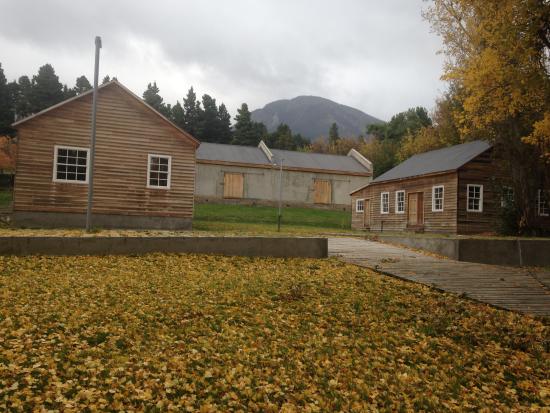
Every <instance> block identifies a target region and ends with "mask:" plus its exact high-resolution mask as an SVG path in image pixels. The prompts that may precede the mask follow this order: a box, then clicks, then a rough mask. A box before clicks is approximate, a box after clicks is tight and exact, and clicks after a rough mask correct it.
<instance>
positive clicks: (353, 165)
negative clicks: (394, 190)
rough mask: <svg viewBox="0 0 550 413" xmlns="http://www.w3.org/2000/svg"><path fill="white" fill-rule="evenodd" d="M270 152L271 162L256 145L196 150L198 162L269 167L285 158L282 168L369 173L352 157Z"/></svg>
mask: <svg viewBox="0 0 550 413" xmlns="http://www.w3.org/2000/svg"><path fill="white" fill-rule="evenodd" d="M270 150H271V152H272V153H273V160H272V161H270V160H269V159H268V157H267V156H266V154H265V153H264V152H263V151H262V150H261V149H260V148H258V147H256V146H240V145H227V144H221V143H209V142H202V143H201V145H200V146H199V148H198V149H197V160H198V161H200V160H204V161H214V162H215V161H220V162H235V163H244V164H251V165H265V166H268V165H273V164H278V162H279V160H280V159H281V158H283V165H284V166H285V167H288V168H302V169H312V170H329V171H338V172H350V173H369V172H370V171H369V170H368V169H366V168H365V167H364V166H363V165H361V164H360V163H359V162H358V161H356V160H355V159H354V158H352V157H351V156H343V155H327V154H320V153H310V152H297V151H285V150H280V149H270Z"/></svg>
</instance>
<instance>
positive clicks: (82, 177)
mask: <svg viewBox="0 0 550 413" xmlns="http://www.w3.org/2000/svg"><path fill="white" fill-rule="evenodd" d="M76 179H77V180H78V181H85V180H86V174H77V175H76Z"/></svg>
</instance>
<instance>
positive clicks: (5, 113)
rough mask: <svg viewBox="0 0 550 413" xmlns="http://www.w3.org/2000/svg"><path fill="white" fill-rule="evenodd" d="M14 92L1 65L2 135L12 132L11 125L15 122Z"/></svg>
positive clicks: (0, 101)
mask: <svg viewBox="0 0 550 413" xmlns="http://www.w3.org/2000/svg"><path fill="white" fill-rule="evenodd" d="M13 106H14V105H13V90H12V88H11V87H10V86H9V85H8V83H7V81H6V76H5V75H4V69H2V64H1V63H0V134H7V133H10V132H11V126H10V125H11V124H12V122H13V121H14V118H15V117H14V110H13V108H14V107H13Z"/></svg>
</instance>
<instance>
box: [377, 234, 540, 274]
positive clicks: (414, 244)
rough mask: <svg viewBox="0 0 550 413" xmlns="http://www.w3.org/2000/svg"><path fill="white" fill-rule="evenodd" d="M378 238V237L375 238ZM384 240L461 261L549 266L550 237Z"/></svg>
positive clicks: (402, 238)
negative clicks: (534, 238) (529, 238)
mask: <svg viewBox="0 0 550 413" xmlns="http://www.w3.org/2000/svg"><path fill="white" fill-rule="evenodd" d="M373 239H374V240H376V238H373ZM378 240H380V241H382V242H388V243H390V244H397V245H403V246H406V247H411V248H418V249H421V250H426V251H430V252H434V253H436V254H438V255H442V256H444V257H447V258H451V259H453V260H457V261H466V262H475V263H480V264H493V265H508V266H541V267H544V266H549V265H550V239H549V240H524V239H521V240H520V239H507V240H502V239H500V240H499V239H458V238H420V237H418V238H417V237H393V236H387V237H386V236H384V237H380V238H378Z"/></svg>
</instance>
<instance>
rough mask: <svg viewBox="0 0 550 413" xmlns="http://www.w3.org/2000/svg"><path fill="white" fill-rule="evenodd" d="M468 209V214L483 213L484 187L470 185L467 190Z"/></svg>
mask: <svg viewBox="0 0 550 413" xmlns="http://www.w3.org/2000/svg"><path fill="white" fill-rule="evenodd" d="M466 191H467V208H466V210H467V211H468V212H482V211H483V185H471V184H468V185H467V188H466Z"/></svg>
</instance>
